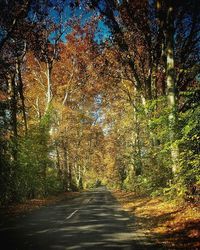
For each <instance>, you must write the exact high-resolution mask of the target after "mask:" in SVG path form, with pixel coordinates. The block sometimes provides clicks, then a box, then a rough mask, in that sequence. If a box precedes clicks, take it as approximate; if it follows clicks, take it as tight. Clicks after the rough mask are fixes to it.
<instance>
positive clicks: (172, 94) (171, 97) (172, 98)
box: [166, 1, 179, 174]
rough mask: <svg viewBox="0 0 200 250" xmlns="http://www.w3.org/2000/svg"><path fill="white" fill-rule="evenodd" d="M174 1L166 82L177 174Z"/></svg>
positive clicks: (170, 11) (169, 22)
mask: <svg viewBox="0 0 200 250" xmlns="http://www.w3.org/2000/svg"><path fill="white" fill-rule="evenodd" d="M172 2H173V1H167V22H166V24H167V27H166V57H167V65H166V73H167V75H166V82H167V99H168V107H169V110H170V114H169V128H170V140H171V159H172V172H173V173H174V174H175V173H176V172H177V168H178V158H179V150H178V146H177V145H176V144H175V143H174V142H175V140H176V139H177V101H176V83H175V79H176V77H175V67H174V18H173V15H174V9H173V3H172Z"/></svg>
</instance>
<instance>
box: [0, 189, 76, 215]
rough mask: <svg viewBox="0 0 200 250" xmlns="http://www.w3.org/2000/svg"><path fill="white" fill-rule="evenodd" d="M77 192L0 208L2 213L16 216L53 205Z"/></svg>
mask: <svg viewBox="0 0 200 250" xmlns="http://www.w3.org/2000/svg"><path fill="white" fill-rule="evenodd" d="M77 195H79V192H65V193H63V194H59V195H57V196H49V197H47V198H41V199H31V200H27V201H25V202H23V203H17V204H12V205H10V206H8V207H1V210H2V212H3V213H4V214H5V215H8V216H17V215H20V214H24V213H27V212H30V211H32V210H34V209H38V208H40V207H42V206H47V205H50V204H54V203H56V202H59V201H62V200H64V199H67V198H71V197H75V196H77Z"/></svg>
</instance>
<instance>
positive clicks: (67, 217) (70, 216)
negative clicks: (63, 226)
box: [65, 209, 79, 220]
mask: <svg viewBox="0 0 200 250" xmlns="http://www.w3.org/2000/svg"><path fill="white" fill-rule="evenodd" d="M78 210H79V209H77V210H75V211H74V212H73V213H71V214H70V215H69V216H68V217H66V218H65V219H66V220H68V219H70V218H71V217H72V216H73V215H74V214H75V213H77V212H78Z"/></svg>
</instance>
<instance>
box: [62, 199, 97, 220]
mask: <svg viewBox="0 0 200 250" xmlns="http://www.w3.org/2000/svg"><path fill="white" fill-rule="evenodd" d="M92 199H93V198H89V199H87V200H85V201H84V202H83V204H88V203H89V202H90V201H91V200H92ZM78 211H79V209H77V210H75V211H74V212H73V213H71V214H70V215H69V216H67V217H66V218H65V220H69V219H70V218H71V217H72V216H73V215H74V214H75V213H77V212H78Z"/></svg>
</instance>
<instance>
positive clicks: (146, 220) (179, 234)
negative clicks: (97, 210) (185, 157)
mask: <svg viewBox="0 0 200 250" xmlns="http://www.w3.org/2000/svg"><path fill="white" fill-rule="evenodd" d="M113 195H114V196H115V198H116V199H117V200H118V201H119V202H120V203H121V204H122V206H123V207H124V209H125V210H127V211H128V212H129V213H131V214H132V215H134V217H135V222H136V224H137V227H138V230H143V232H145V234H146V235H149V236H151V237H152V238H154V239H155V241H156V242H157V243H159V244H162V245H164V246H165V247H166V248H167V249H188V250H191V249H193V250H197V249H200V208H199V207H198V205H199V204H191V203H182V204H180V203H179V204H178V203H176V202H174V201H171V202H170V201H165V200H164V199H162V198H150V197H138V196H136V195H135V194H134V193H132V192H122V191H114V192H113Z"/></svg>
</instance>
